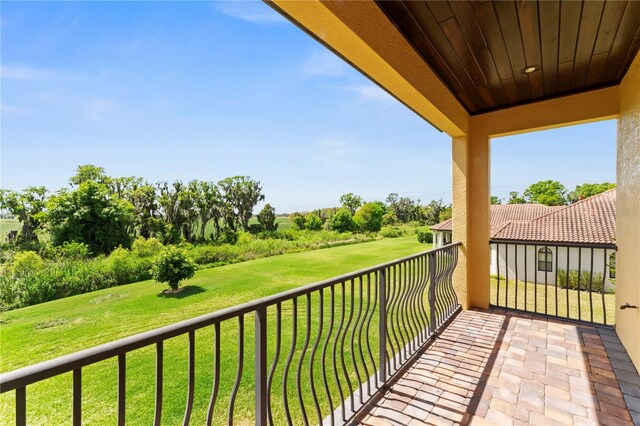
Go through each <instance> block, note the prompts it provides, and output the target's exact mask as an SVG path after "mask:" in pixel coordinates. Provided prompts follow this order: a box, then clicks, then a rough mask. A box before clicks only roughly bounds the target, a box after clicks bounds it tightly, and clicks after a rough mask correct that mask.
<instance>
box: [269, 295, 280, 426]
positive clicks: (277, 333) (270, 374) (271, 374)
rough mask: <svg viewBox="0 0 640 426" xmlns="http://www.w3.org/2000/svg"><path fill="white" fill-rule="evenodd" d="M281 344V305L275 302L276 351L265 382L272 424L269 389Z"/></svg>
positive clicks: (271, 416)
mask: <svg viewBox="0 0 640 426" xmlns="http://www.w3.org/2000/svg"><path fill="white" fill-rule="evenodd" d="M281 346H282V305H281V304H280V303H277V304H276V351H275V354H274V355H273V362H272V364H271V369H270V370H269V378H268V383H267V413H268V416H269V424H270V425H273V424H274V422H273V410H272V408H271V389H272V386H273V375H274V374H275V372H276V367H277V366H278V362H279V361H280V349H281Z"/></svg>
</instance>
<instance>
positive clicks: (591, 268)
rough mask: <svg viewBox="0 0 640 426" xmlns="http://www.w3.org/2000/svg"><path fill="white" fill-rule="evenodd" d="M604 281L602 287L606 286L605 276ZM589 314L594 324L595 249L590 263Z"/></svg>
mask: <svg viewBox="0 0 640 426" xmlns="http://www.w3.org/2000/svg"><path fill="white" fill-rule="evenodd" d="M602 279H603V281H602V285H603V286H604V276H603V277H602ZM589 312H590V314H591V322H593V247H591V260H590V261H589Z"/></svg>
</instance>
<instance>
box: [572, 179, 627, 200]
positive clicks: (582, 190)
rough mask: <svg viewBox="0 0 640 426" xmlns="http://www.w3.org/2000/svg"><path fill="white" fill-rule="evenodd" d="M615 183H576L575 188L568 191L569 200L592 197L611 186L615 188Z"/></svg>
mask: <svg viewBox="0 0 640 426" xmlns="http://www.w3.org/2000/svg"><path fill="white" fill-rule="evenodd" d="M615 187H616V184H615V183H610V182H603V183H583V184H582V185H577V186H576V189H575V190H573V191H571V192H570V193H569V197H568V199H569V202H570V203H575V202H578V201H580V200H584V199H585V198H589V197H593V196H594V195H598V194H601V193H603V192H605V191H608V190H610V189H612V188H615Z"/></svg>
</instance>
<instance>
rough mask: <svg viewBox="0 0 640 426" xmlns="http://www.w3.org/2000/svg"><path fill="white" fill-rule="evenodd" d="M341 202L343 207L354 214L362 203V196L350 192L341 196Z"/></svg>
mask: <svg viewBox="0 0 640 426" xmlns="http://www.w3.org/2000/svg"><path fill="white" fill-rule="evenodd" d="M340 204H342V207H344V208H346V209H348V210H349V211H350V212H351V214H352V215H353V214H354V213H355V212H356V210H358V207H360V206H361V205H362V197H360V196H358V195H355V194H354V193H353V192H350V193H348V194H344V195H342V196H341V197H340Z"/></svg>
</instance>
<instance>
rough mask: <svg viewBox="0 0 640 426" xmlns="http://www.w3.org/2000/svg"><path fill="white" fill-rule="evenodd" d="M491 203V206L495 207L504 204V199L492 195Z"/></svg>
mask: <svg viewBox="0 0 640 426" xmlns="http://www.w3.org/2000/svg"><path fill="white" fill-rule="evenodd" d="M489 201H490V202H491V204H492V205H495V204H502V199H501V198H498V196H497V195H492V196H491V197H490V200H489Z"/></svg>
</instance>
